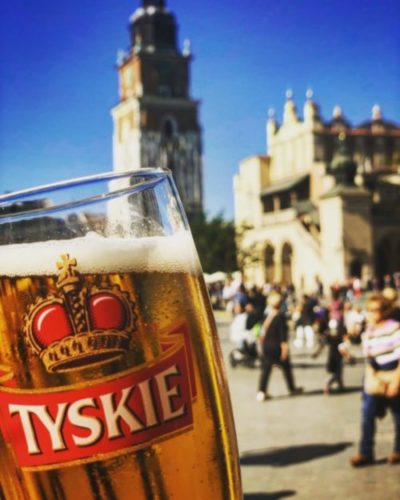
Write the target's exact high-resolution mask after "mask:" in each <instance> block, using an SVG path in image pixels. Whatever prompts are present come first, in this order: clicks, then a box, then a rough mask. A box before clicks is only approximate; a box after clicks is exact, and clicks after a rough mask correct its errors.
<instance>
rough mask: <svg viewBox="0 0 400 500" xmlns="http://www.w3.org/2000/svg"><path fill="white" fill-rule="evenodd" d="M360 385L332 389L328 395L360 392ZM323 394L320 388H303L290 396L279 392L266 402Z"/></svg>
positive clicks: (334, 395)
mask: <svg viewBox="0 0 400 500" xmlns="http://www.w3.org/2000/svg"><path fill="white" fill-rule="evenodd" d="M361 389H362V387H361V386H358V385H357V386H351V387H350V386H349V387H345V389H344V390H343V391H338V390H337V389H332V391H331V392H330V394H329V397H336V396H344V395H346V394H351V393H352V392H359V393H361ZM322 394H324V391H323V390H322V389H312V390H309V391H307V389H305V390H304V391H303V392H301V393H300V394H297V395H296V396H292V395H291V394H280V395H278V396H272V398H271V400H268V401H267V403H270V402H271V401H274V400H277V399H288V398H293V397H296V398H301V397H303V396H322Z"/></svg>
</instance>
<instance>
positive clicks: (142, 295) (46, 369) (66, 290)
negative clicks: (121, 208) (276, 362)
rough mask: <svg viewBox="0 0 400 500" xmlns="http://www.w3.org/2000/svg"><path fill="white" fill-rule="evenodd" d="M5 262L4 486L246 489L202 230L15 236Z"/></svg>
mask: <svg viewBox="0 0 400 500" xmlns="http://www.w3.org/2000/svg"><path fill="white" fill-rule="evenodd" d="M0 262H1V263H0V370H2V371H0V418H1V421H2V425H1V424H0V429H1V435H0V453H1V461H0V499H3V498H5V499H7V500H8V499H20V498H21V499H23V498H26V499H34V500H43V499H52V500H53V499H74V498H79V500H86V499H107V500H108V499H132V498H134V499H135V500H139V499H144V500H147V499H177V500H186V499H189V498H190V499H198V500H208V499H210V500H218V499H239V498H241V489H240V474H239V466H238V461H237V449H236V441H235V434H234V426H233V421H232V417H231V408H230V401H229V395H228V391H227V384H226V381H225V376H224V372H223V368H222V365H221V359H222V357H221V353H220V348H219V345H218V341H217V335H216V328H215V323H214V320H213V315H212V311H211V309H210V305H209V299H208V296H207V292H206V289H205V285H204V281H203V278H202V274H201V270H200V268H199V265H198V262H197V257H196V253H195V250H194V247H193V244H192V240H191V236H190V234H189V233H188V232H181V233H180V234H178V235H173V236H167V237H157V236H155V237H147V238H140V239H134V238H131V239H129V238H126V239H124V238H121V239H117V238H115V239H113V238H101V237H90V236H87V237H82V238H77V239H72V240H61V241H50V242H44V243H43V242H35V243H31V244H16V245H7V246H4V247H0ZM2 381H3V383H2Z"/></svg>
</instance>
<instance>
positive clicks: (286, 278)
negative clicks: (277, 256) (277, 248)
mask: <svg viewBox="0 0 400 500" xmlns="http://www.w3.org/2000/svg"><path fill="white" fill-rule="evenodd" d="M292 259H293V249H292V245H291V244H290V243H287V242H286V243H284V244H283V247H282V255H281V263H282V283H284V284H285V285H289V284H291V283H292Z"/></svg>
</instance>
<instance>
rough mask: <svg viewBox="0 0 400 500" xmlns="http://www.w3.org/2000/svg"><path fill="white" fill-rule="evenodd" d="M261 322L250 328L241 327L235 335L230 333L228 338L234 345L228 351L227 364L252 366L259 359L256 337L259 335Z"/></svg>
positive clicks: (233, 366) (234, 366)
mask: <svg viewBox="0 0 400 500" xmlns="http://www.w3.org/2000/svg"><path fill="white" fill-rule="evenodd" d="M260 330H261V324H260V323H256V324H255V325H254V326H253V327H252V328H251V329H249V330H247V329H243V330H241V332H240V334H239V333H237V334H236V336H235V335H232V329H231V335H230V340H231V342H232V343H234V344H235V347H234V348H233V349H232V350H231V352H230V353H229V364H230V366H231V367H232V368H236V367H237V366H245V367H247V368H254V367H255V366H256V365H257V363H258V360H259V354H258V348H257V345H258V337H259V336H260Z"/></svg>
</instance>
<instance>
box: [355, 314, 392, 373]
mask: <svg viewBox="0 0 400 500" xmlns="http://www.w3.org/2000/svg"><path fill="white" fill-rule="evenodd" d="M362 341H363V350H364V354H365V355H366V356H367V357H368V358H369V359H371V358H372V361H373V362H374V363H376V364H377V365H378V366H379V367H380V368H383V369H385V368H389V367H390V368H391V367H392V366H393V365H395V364H396V362H398V361H400V323H398V322H397V321H394V320H392V319H388V320H386V321H385V322H384V323H382V324H380V325H379V326H376V327H369V328H367V330H366V331H365V332H364V333H363V335H362Z"/></svg>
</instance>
